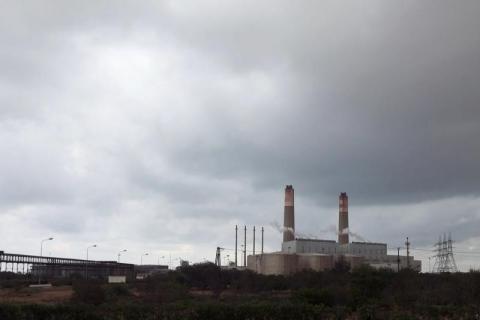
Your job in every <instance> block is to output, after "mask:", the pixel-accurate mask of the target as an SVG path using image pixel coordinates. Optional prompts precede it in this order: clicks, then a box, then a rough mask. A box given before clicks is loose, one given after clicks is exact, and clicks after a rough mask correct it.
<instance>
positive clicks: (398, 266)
mask: <svg viewBox="0 0 480 320" xmlns="http://www.w3.org/2000/svg"><path fill="white" fill-rule="evenodd" d="M397 272H400V247H398V248H397Z"/></svg>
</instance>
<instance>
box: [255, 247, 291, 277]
mask: <svg viewBox="0 0 480 320" xmlns="http://www.w3.org/2000/svg"><path fill="white" fill-rule="evenodd" d="M247 269H249V270H252V271H255V272H257V273H261V274H272V275H288V274H292V273H295V272H296V270H297V256H296V255H294V254H285V253H281V252H279V253H268V254H258V255H254V256H253V255H250V256H248V257H247Z"/></svg>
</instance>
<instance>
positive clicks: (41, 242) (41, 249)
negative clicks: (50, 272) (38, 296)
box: [38, 237, 53, 284]
mask: <svg viewBox="0 0 480 320" xmlns="http://www.w3.org/2000/svg"><path fill="white" fill-rule="evenodd" d="M51 240H53V237H50V238H46V239H43V240H42V241H40V257H42V256H43V243H44V242H45V241H51ZM41 274H42V273H41V271H40V268H39V269H38V284H40V277H41Z"/></svg>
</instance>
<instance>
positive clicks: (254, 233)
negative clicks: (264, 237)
mask: <svg viewBox="0 0 480 320" xmlns="http://www.w3.org/2000/svg"><path fill="white" fill-rule="evenodd" d="M253 255H255V226H253Z"/></svg>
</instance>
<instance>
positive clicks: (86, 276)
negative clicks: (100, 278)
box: [85, 244, 97, 279]
mask: <svg viewBox="0 0 480 320" xmlns="http://www.w3.org/2000/svg"><path fill="white" fill-rule="evenodd" d="M96 247H97V245H96V244H94V245H92V246H90V247H87V260H86V261H85V279H88V249H90V248H96Z"/></svg>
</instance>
